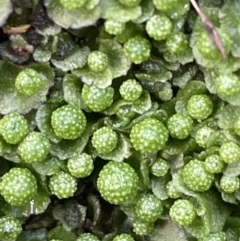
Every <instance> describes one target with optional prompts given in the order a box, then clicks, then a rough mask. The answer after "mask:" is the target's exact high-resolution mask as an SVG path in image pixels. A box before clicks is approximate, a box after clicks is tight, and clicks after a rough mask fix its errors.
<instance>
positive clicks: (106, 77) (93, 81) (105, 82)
mask: <svg viewBox="0 0 240 241" xmlns="http://www.w3.org/2000/svg"><path fill="white" fill-rule="evenodd" d="M73 73H74V74H76V75H77V76H79V77H80V78H81V81H82V82H83V83H85V84H86V85H95V86H96V87H98V88H100V89H105V88H107V87H109V86H110V85H111V84H112V80H113V76H112V72H111V70H110V68H106V69H105V70H103V71H101V72H96V71H93V70H91V69H90V68H89V67H88V66H85V67H83V68H81V69H76V70H75V71H73Z"/></svg>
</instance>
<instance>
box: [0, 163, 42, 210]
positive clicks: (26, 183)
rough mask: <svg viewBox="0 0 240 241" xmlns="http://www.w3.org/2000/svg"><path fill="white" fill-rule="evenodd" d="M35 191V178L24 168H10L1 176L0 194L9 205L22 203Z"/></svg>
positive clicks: (29, 198)
mask: <svg viewBox="0 0 240 241" xmlns="http://www.w3.org/2000/svg"><path fill="white" fill-rule="evenodd" d="M36 192H37V180H36V178H35V177H34V176H33V174H32V173H31V172H30V171H29V170H28V169H26V168H18V167H15V168H12V169H11V170H10V171H9V172H7V173H6V174H5V175H4V176H3V177H2V182H1V195H2V196H3V197H4V199H5V200H6V201H7V202H8V203H10V204H11V205H16V206H20V205H24V204H26V203H27V202H29V201H30V200H31V199H32V198H33V196H34V195H35V194H36Z"/></svg>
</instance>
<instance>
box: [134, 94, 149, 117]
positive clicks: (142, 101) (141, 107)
mask: <svg viewBox="0 0 240 241" xmlns="http://www.w3.org/2000/svg"><path fill="white" fill-rule="evenodd" d="M151 107H152V100H151V96H150V94H149V93H148V92H147V91H146V90H144V91H143V93H142V94H141V96H140V97H139V98H138V99H137V100H136V101H134V102H133V103H132V110H133V111H134V112H136V113H138V114H143V113H146V112H147V111H149V110H150V108H151Z"/></svg>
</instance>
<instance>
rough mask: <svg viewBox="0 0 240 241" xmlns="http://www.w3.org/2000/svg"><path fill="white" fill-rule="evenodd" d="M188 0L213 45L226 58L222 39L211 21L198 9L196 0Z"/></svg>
mask: <svg viewBox="0 0 240 241" xmlns="http://www.w3.org/2000/svg"><path fill="white" fill-rule="evenodd" d="M190 2H191V3H192V5H193V7H194V8H195V10H196V11H197V13H198V15H199V16H200V18H201V20H202V23H203V25H204V27H205V29H206V31H207V33H208V35H209V37H210V39H211V40H212V42H213V44H214V46H215V47H216V48H217V49H218V50H219V52H220V53H221V54H222V56H223V57H224V58H226V57H227V56H226V52H225V49H224V47H223V44H222V41H221V39H220V37H219V35H218V33H217V31H216V28H215V27H214V25H213V24H212V23H211V21H210V20H209V19H208V17H207V16H206V15H205V14H204V13H203V12H202V10H201V9H200V7H199V6H198V4H197V3H196V1H195V0H190Z"/></svg>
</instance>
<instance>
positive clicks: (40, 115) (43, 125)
mask: <svg viewBox="0 0 240 241" xmlns="http://www.w3.org/2000/svg"><path fill="white" fill-rule="evenodd" d="M55 109H56V106H55V105H54V104H51V103H47V104H45V105H41V106H40V107H39V108H38V110H37V113H36V116H35V120H36V124H37V127H38V128H39V130H40V131H41V132H42V133H43V134H45V135H46V137H47V138H48V139H49V140H51V141H52V142H54V143H57V142H59V141H60V140H61V138H60V137H58V136H57V135H56V134H55V132H54V130H53V128H52V125H51V116H52V112H53V111H54V110H55Z"/></svg>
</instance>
